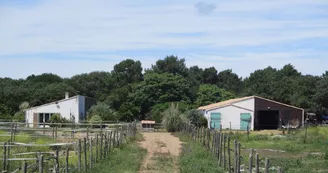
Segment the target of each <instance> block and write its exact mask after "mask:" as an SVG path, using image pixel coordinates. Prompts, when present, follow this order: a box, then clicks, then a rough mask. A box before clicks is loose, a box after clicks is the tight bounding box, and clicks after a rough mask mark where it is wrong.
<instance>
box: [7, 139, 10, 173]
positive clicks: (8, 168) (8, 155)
mask: <svg viewBox="0 0 328 173" xmlns="http://www.w3.org/2000/svg"><path fill="white" fill-rule="evenodd" d="M7 144H8V146H7V161H8V159H10V148H11V147H10V145H11V139H9V140H8V143H7ZM6 170H7V171H10V162H9V161H8V162H7V169H6Z"/></svg>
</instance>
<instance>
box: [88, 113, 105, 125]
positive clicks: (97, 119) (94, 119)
mask: <svg viewBox="0 0 328 173" xmlns="http://www.w3.org/2000/svg"><path fill="white" fill-rule="evenodd" d="M101 122H102V119H101V117H100V116H99V115H94V116H92V117H91V118H90V120H89V123H91V124H100V123H101ZM93 127H97V126H93Z"/></svg>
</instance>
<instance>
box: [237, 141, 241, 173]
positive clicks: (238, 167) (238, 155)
mask: <svg viewBox="0 0 328 173" xmlns="http://www.w3.org/2000/svg"><path fill="white" fill-rule="evenodd" d="M240 161H241V158H240V143H239V142H238V143H237V171H238V173H239V172H240Z"/></svg>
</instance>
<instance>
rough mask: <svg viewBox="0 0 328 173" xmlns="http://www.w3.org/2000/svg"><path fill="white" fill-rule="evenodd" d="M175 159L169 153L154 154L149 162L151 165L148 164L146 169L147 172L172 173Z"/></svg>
mask: <svg viewBox="0 0 328 173" xmlns="http://www.w3.org/2000/svg"><path fill="white" fill-rule="evenodd" d="M174 160H175V158H174V157H173V156H172V155H171V154H170V153H154V155H153V157H152V158H151V161H152V162H153V164H149V165H148V166H147V168H146V170H147V171H152V172H162V173H171V172H174V168H175V163H174Z"/></svg>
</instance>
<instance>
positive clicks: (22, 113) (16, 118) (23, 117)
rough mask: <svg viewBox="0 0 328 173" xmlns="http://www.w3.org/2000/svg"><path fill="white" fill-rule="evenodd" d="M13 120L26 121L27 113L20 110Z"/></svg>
mask: <svg viewBox="0 0 328 173" xmlns="http://www.w3.org/2000/svg"><path fill="white" fill-rule="evenodd" d="M13 120H15V121H18V122H24V120H25V115H24V112H23V111H18V112H16V113H15V114H14V117H13Z"/></svg>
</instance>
